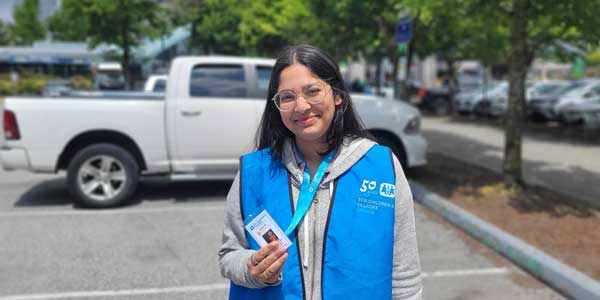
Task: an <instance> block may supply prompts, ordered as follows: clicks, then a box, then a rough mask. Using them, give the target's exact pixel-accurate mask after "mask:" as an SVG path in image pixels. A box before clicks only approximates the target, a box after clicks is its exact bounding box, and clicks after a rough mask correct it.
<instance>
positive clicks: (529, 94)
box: [487, 80, 569, 117]
mask: <svg viewBox="0 0 600 300" xmlns="http://www.w3.org/2000/svg"><path fill="white" fill-rule="evenodd" d="M567 86H569V83H568V82H567V81H561V80H552V81H537V82H534V83H531V86H529V87H528V88H527V90H526V91H525V102H526V105H528V104H529V102H530V101H532V99H540V98H542V99H543V97H546V96H548V95H552V94H554V93H556V92H557V91H561V90H562V89H563V88H565V87H567ZM506 89H507V90H506V92H505V93H502V94H498V95H495V96H494V97H491V98H490V101H489V109H488V111H487V113H488V115H489V116H491V117H500V116H503V115H504V114H506V111H507V110H508V85H507V86H506Z"/></svg>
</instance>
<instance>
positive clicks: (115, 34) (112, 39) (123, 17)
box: [59, 0, 167, 86]
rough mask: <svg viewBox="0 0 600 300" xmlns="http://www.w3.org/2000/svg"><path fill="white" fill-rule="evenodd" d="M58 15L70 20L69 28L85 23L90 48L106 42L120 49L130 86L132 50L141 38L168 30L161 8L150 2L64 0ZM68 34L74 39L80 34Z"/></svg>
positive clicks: (151, 0) (130, 0) (147, 0)
mask: <svg viewBox="0 0 600 300" xmlns="http://www.w3.org/2000/svg"><path fill="white" fill-rule="evenodd" d="M59 14H61V15H62V16H64V18H65V19H66V20H70V21H69V22H71V23H70V24H72V25H71V26H73V25H77V24H85V26H82V27H85V29H84V28H82V30H83V31H84V32H85V35H86V36H87V42H88V44H89V45H90V46H91V47H95V46H97V45H98V44H101V43H107V44H115V45H117V46H119V47H120V48H121V50H122V54H121V65H122V66H123V70H125V78H126V79H127V82H128V85H129V86H131V76H130V72H129V63H130V60H131V49H132V48H133V47H135V46H137V45H138V44H139V43H140V41H141V40H142V38H144V37H148V36H150V37H156V36H160V35H162V34H164V33H165V31H166V28H167V27H166V26H167V23H166V17H165V14H164V9H163V8H162V6H160V5H159V4H158V3H157V2H156V1H153V0H114V1H104V0H79V1H65V2H64V3H63V5H62V9H61V12H59ZM69 34H73V36H77V35H78V34H79V33H78V32H76V31H73V32H71V33H69Z"/></svg>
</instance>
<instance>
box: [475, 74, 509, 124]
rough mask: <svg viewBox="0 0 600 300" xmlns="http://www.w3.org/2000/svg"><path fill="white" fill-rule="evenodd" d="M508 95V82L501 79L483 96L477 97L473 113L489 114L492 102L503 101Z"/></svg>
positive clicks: (479, 114)
mask: <svg viewBox="0 0 600 300" xmlns="http://www.w3.org/2000/svg"><path fill="white" fill-rule="evenodd" d="M507 97H508V82H506V81H502V82H499V83H498V84H497V85H495V86H494V87H493V88H492V89H491V90H490V91H489V92H488V93H487V95H485V96H482V97H481V98H480V99H478V101H477V103H476V104H474V105H473V113H474V114H476V115H478V116H481V117H483V116H491V107H492V105H493V104H494V103H497V102H502V101H505V99H506V98H507Z"/></svg>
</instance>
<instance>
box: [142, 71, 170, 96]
mask: <svg viewBox="0 0 600 300" xmlns="http://www.w3.org/2000/svg"><path fill="white" fill-rule="evenodd" d="M167 79H168V76H167V75H150V76H148V79H146V83H145V84H144V91H146V92H156V93H164V92H165V91H166V90H167Z"/></svg>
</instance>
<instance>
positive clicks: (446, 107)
mask: <svg viewBox="0 0 600 300" xmlns="http://www.w3.org/2000/svg"><path fill="white" fill-rule="evenodd" d="M433 112H434V113H435V114H436V115H447V114H448V113H450V103H448V100H446V99H445V98H443V97H437V98H435V99H433Z"/></svg>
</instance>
